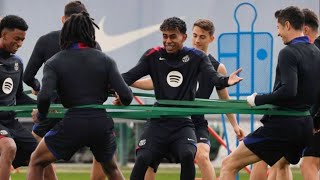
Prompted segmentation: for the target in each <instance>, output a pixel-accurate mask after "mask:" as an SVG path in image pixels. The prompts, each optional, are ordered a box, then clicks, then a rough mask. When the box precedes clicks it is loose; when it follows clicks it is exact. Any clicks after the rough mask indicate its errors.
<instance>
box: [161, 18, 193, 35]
mask: <svg viewBox="0 0 320 180" xmlns="http://www.w3.org/2000/svg"><path fill="white" fill-rule="evenodd" d="M174 30H179V31H180V32H181V33H183V34H186V32H187V25H186V23H185V22H184V21H183V20H182V19H180V18H178V17H171V18H168V19H165V20H164V21H163V23H162V24H161V26H160V31H174Z"/></svg>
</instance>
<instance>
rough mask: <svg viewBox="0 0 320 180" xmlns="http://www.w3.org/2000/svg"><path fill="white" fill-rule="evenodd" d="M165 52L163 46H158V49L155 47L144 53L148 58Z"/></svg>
mask: <svg viewBox="0 0 320 180" xmlns="http://www.w3.org/2000/svg"><path fill="white" fill-rule="evenodd" d="M163 51H165V50H164V48H163V47H161V46H157V47H153V48H150V49H148V50H147V51H146V52H145V53H144V56H146V57H148V56H152V55H155V54H157V53H162V52H163Z"/></svg>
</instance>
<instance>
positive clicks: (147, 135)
mask: <svg viewBox="0 0 320 180" xmlns="http://www.w3.org/2000/svg"><path fill="white" fill-rule="evenodd" d="M160 30H161V31H162V37H163V45H164V47H155V48H151V49H149V50H148V51H147V52H146V53H145V54H144V55H143V56H142V57H141V59H140V60H139V62H138V64H137V65H136V66H135V67H134V68H132V69H131V70H129V71H128V72H127V73H124V74H123V77H124V79H125V81H126V82H127V84H128V85H132V84H133V83H134V82H135V81H137V80H138V79H140V78H142V77H144V76H146V75H150V76H151V79H152V82H153V86H154V89H155V90H154V91H155V96H156V99H157V100H164V99H167V100H194V98H195V94H196V83H197V76H198V74H199V73H200V72H202V73H204V75H206V76H208V77H211V79H210V80H209V81H208V83H213V84H215V85H217V86H219V87H226V86H228V85H233V84H236V83H238V82H239V81H241V80H242V79H241V78H239V77H238V76H237V75H236V74H237V73H239V72H240V71H241V69H239V70H237V71H236V72H234V73H232V74H231V75H230V77H229V78H228V77H224V76H221V75H220V74H218V73H217V72H216V71H215V70H214V68H213V66H212V64H211V63H210V61H209V59H208V57H207V56H206V54H204V53H203V52H202V51H200V50H197V49H195V48H187V47H183V43H184V42H185V40H186V38H187V34H186V24H185V22H184V21H183V20H181V19H179V18H177V17H172V18H168V19H166V20H164V22H163V23H162V25H161V26H160ZM115 103H116V101H115ZM193 128H194V125H193V123H192V121H191V120H190V119H189V118H187V117H186V118H174V117H167V116H165V117H161V118H156V119H151V120H150V123H149V126H148V127H146V128H145V129H144V132H143V133H142V136H141V137H140V142H139V145H138V146H139V147H138V149H137V158H136V162H135V165H134V168H133V170H132V174H131V177H130V179H132V180H133V179H134V180H140V179H144V176H145V172H146V170H147V168H148V166H150V167H153V168H155V166H156V165H157V164H159V161H160V159H162V158H163V157H165V156H167V155H168V154H172V155H173V156H174V158H175V160H176V161H177V162H181V175H180V179H183V180H188V179H192V180H193V179H194V176H195V167H194V156H195V152H196V136H195V133H194V129H193Z"/></svg>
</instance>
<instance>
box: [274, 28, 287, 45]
mask: <svg viewBox="0 0 320 180" xmlns="http://www.w3.org/2000/svg"><path fill="white" fill-rule="evenodd" d="M277 29H278V36H280V37H281V39H282V41H283V43H284V44H287V43H288V42H289V40H288V38H287V33H288V30H287V27H286V24H285V25H282V24H280V23H277Z"/></svg>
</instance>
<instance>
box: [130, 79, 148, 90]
mask: <svg viewBox="0 0 320 180" xmlns="http://www.w3.org/2000/svg"><path fill="white" fill-rule="evenodd" d="M131 87H134V88H138V89H142V90H154V86H153V82H152V79H151V78H146V79H139V80H137V81H136V82H134V83H133V84H131Z"/></svg>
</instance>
